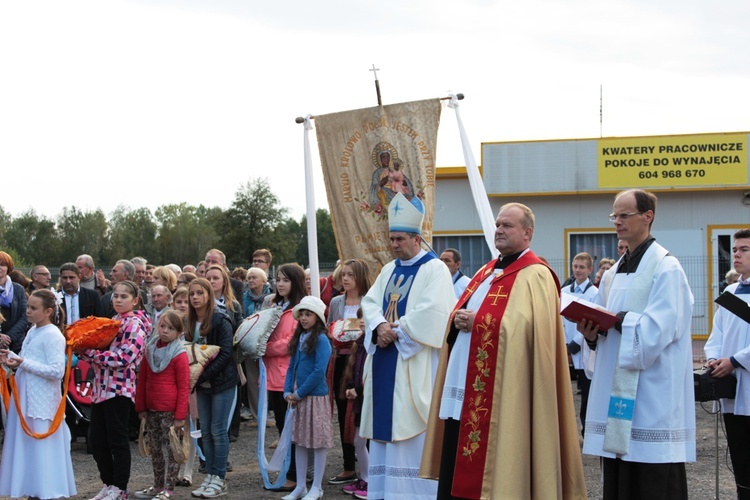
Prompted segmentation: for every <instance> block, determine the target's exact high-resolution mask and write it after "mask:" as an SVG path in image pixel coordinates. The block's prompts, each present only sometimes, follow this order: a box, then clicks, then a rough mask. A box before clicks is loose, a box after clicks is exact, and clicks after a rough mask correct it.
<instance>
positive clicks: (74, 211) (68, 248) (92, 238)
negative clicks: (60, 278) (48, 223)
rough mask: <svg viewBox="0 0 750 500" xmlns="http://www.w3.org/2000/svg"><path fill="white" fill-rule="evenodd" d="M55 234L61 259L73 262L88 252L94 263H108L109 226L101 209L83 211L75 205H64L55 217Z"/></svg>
mask: <svg viewBox="0 0 750 500" xmlns="http://www.w3.org/2000/svg"><path fill="white" fill-rule="evenodd" d="M57 234H58V238H59V240H60V256H61V257H62V258H63V260H65V261H67V262H73V261H75V259H76V257H78V256H79V255H81V254H88V255H91V257H93V259H94V262H95V263H99V262H102V263H108V261H109V255H108V253H107V249H108V247H109V226H108V225H107V219H106V218H105V217H104V212H102V210H101V209H97V210H95V211H93V212H83V211H81V210H80V209H78V208H76V207H75V206H72V207H70V208H68V207H64V208H63V211H62V213H61V214H60V215H59V216H58V217H57Z"/></svg>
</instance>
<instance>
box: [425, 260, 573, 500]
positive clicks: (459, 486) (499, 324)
mask: <svg viewBox="0 0 750 500" xmlns="http://www.w3.org/2000/svg"><path fill="white" fill-rule="evenodd" d="M496 262H497V260H493V261H491V262H489V263H487V264H486V265H485V266H484V267H483V268H482V269H480V270H479V271H478V272H477V273H476V274H475V275H474V278H473V279H472V280H471V282H470V283H469V285H468V286H467V288H466V290H465V291H464V294H463V295H462V296H461V298H460V299H459V301H458V303H457V304H456V307H455V308H454V310H453V313H452V314H451V321H450V322H449V327H448V331H447V333H446V335H445V340H444V343H443V348H442V350H441V353H440V364H439V366H438V372H437V377H436V379H435V388H434V391H433V394H432V403H431V407H430V417H429V422H428V427H427V436H426V438H425V446H424V453H423V456H422V465H421V468H420V476H421V477H425V478H432V479H437V478H438V475H439V471H440V459H441V455H442V443H443V426H444V421H443V420H441V419H440V418H439V412H440V402H441V398H442V393H443V385H444V384H445V374H446V369H447V367H448V358H449V356H450V350H451V347H452V345H453V342H454V341H455V338H456V336H457V335H458V330H457V329H456V328H455V326H454V324H453V317H454V316H455V314H456V311H457V310H459V309H462V308H464V307H465V306H466V303H467V302H468V300H469V297H471V295H472V294H473V293H474V292H475V291H476V289H477V287H478V286H479V284H480V283H482V282H483V281H484V280H485V279H486V278H487V277H488V276H489V275H490V274H492V273H493V271H494V270H495V269H494V268H495V263H496ZM559 290H560V287H559V285H558V283H557V278H556V277H555V276H554V273H552V271H551V270H550V269H549V268H548V267H547V266H546V265H545V264H544V263H543V262H542V261H541V260H540V259H539V258H538V257H537V256H536V255H535V254H534V253H533V252H531V251H528V252H526V253H525V254H524V255H522V256H521V257H519V258H518V260H516V261H515V262H513V263H512V264H510V265H509V266H508V267H506V268H505V270H504V271H503V273H502V274H500V275H498V276H497V277H495V278H494V279H493V281H492V284H491V286H490V288H489V292H488V293H487V296H486V297H485V299H484V301H483V302H482V305H481V307H479V310H478V311H477V314H476V318H475V320H474V324H473V327H472V331H471V337H472V338H471V349H470V351H469V362H468V370H467V375H466V384H465V396H464V401H463V408H462V410H461V421H460V431H459V432H460V433H459V442H458V450H457V453H456V464H455V473H454V479H453V490H452V495H454V496H456V497H460V498H477V499H479V498H481V499H494V500H497V499H506V498H507V499H519V498H523V499H538V500H549V499H555V498H558V499H578V498H586V485H585V482H584V478H583V464H582V462H581V450H580V447H579V444H578V443H579V441H578V425H577V423H576V416H575V409H574V406H573V393H572V389H571V384H570V373H569V371H568V356H567V352H566V348H565V333H564V332H563V327H562V320H561V318H560V299H559Z"/></svg>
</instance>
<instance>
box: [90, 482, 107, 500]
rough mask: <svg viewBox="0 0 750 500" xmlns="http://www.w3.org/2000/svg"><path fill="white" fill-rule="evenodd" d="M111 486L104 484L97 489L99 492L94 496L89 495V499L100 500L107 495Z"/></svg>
mask: <svg viewBox="0 0 750 500" xmlns="http://www.w3.org/2000/svg"><path fill="white" fill-rule="evenodd" d="M110 488H112V487H111V486H106V485H105V486H104V487H103V488H102V489H101V490H99V493H97V494H96V496H93V497H91V498H90V499H89V500H102V499H103V498H104V497H106V496H107V493H109V490H110Z"/></svg>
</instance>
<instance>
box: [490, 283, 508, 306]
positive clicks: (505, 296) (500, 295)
mask: <svg viewBox="0 0 750 500" xmlns="http://www.w3.org/2000/svg"><path fill="white" fill-rule="evenodd" d="M487 298H488V299H492V305H493V306H496V305H497V301H498V300H499V299H503V300H508V294H507V293H503V285H500V286H499V287H498V288H497V290H495V292H494V293H488V294H487Z"/></svg>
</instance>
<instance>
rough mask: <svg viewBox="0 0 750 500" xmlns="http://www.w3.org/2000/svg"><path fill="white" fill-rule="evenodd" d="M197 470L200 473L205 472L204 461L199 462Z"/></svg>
mask: <svg viewBox="0 0 750 500" xmlns="http://www.w3.org/2000/svg"><path fill="white" fill-rule="evenodd" d="M198 472H200V473H201V474H205V473H206V472H207V469H206V462H205V461H203V460H201V464H200V465H199V466H198Z"/></svg>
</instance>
